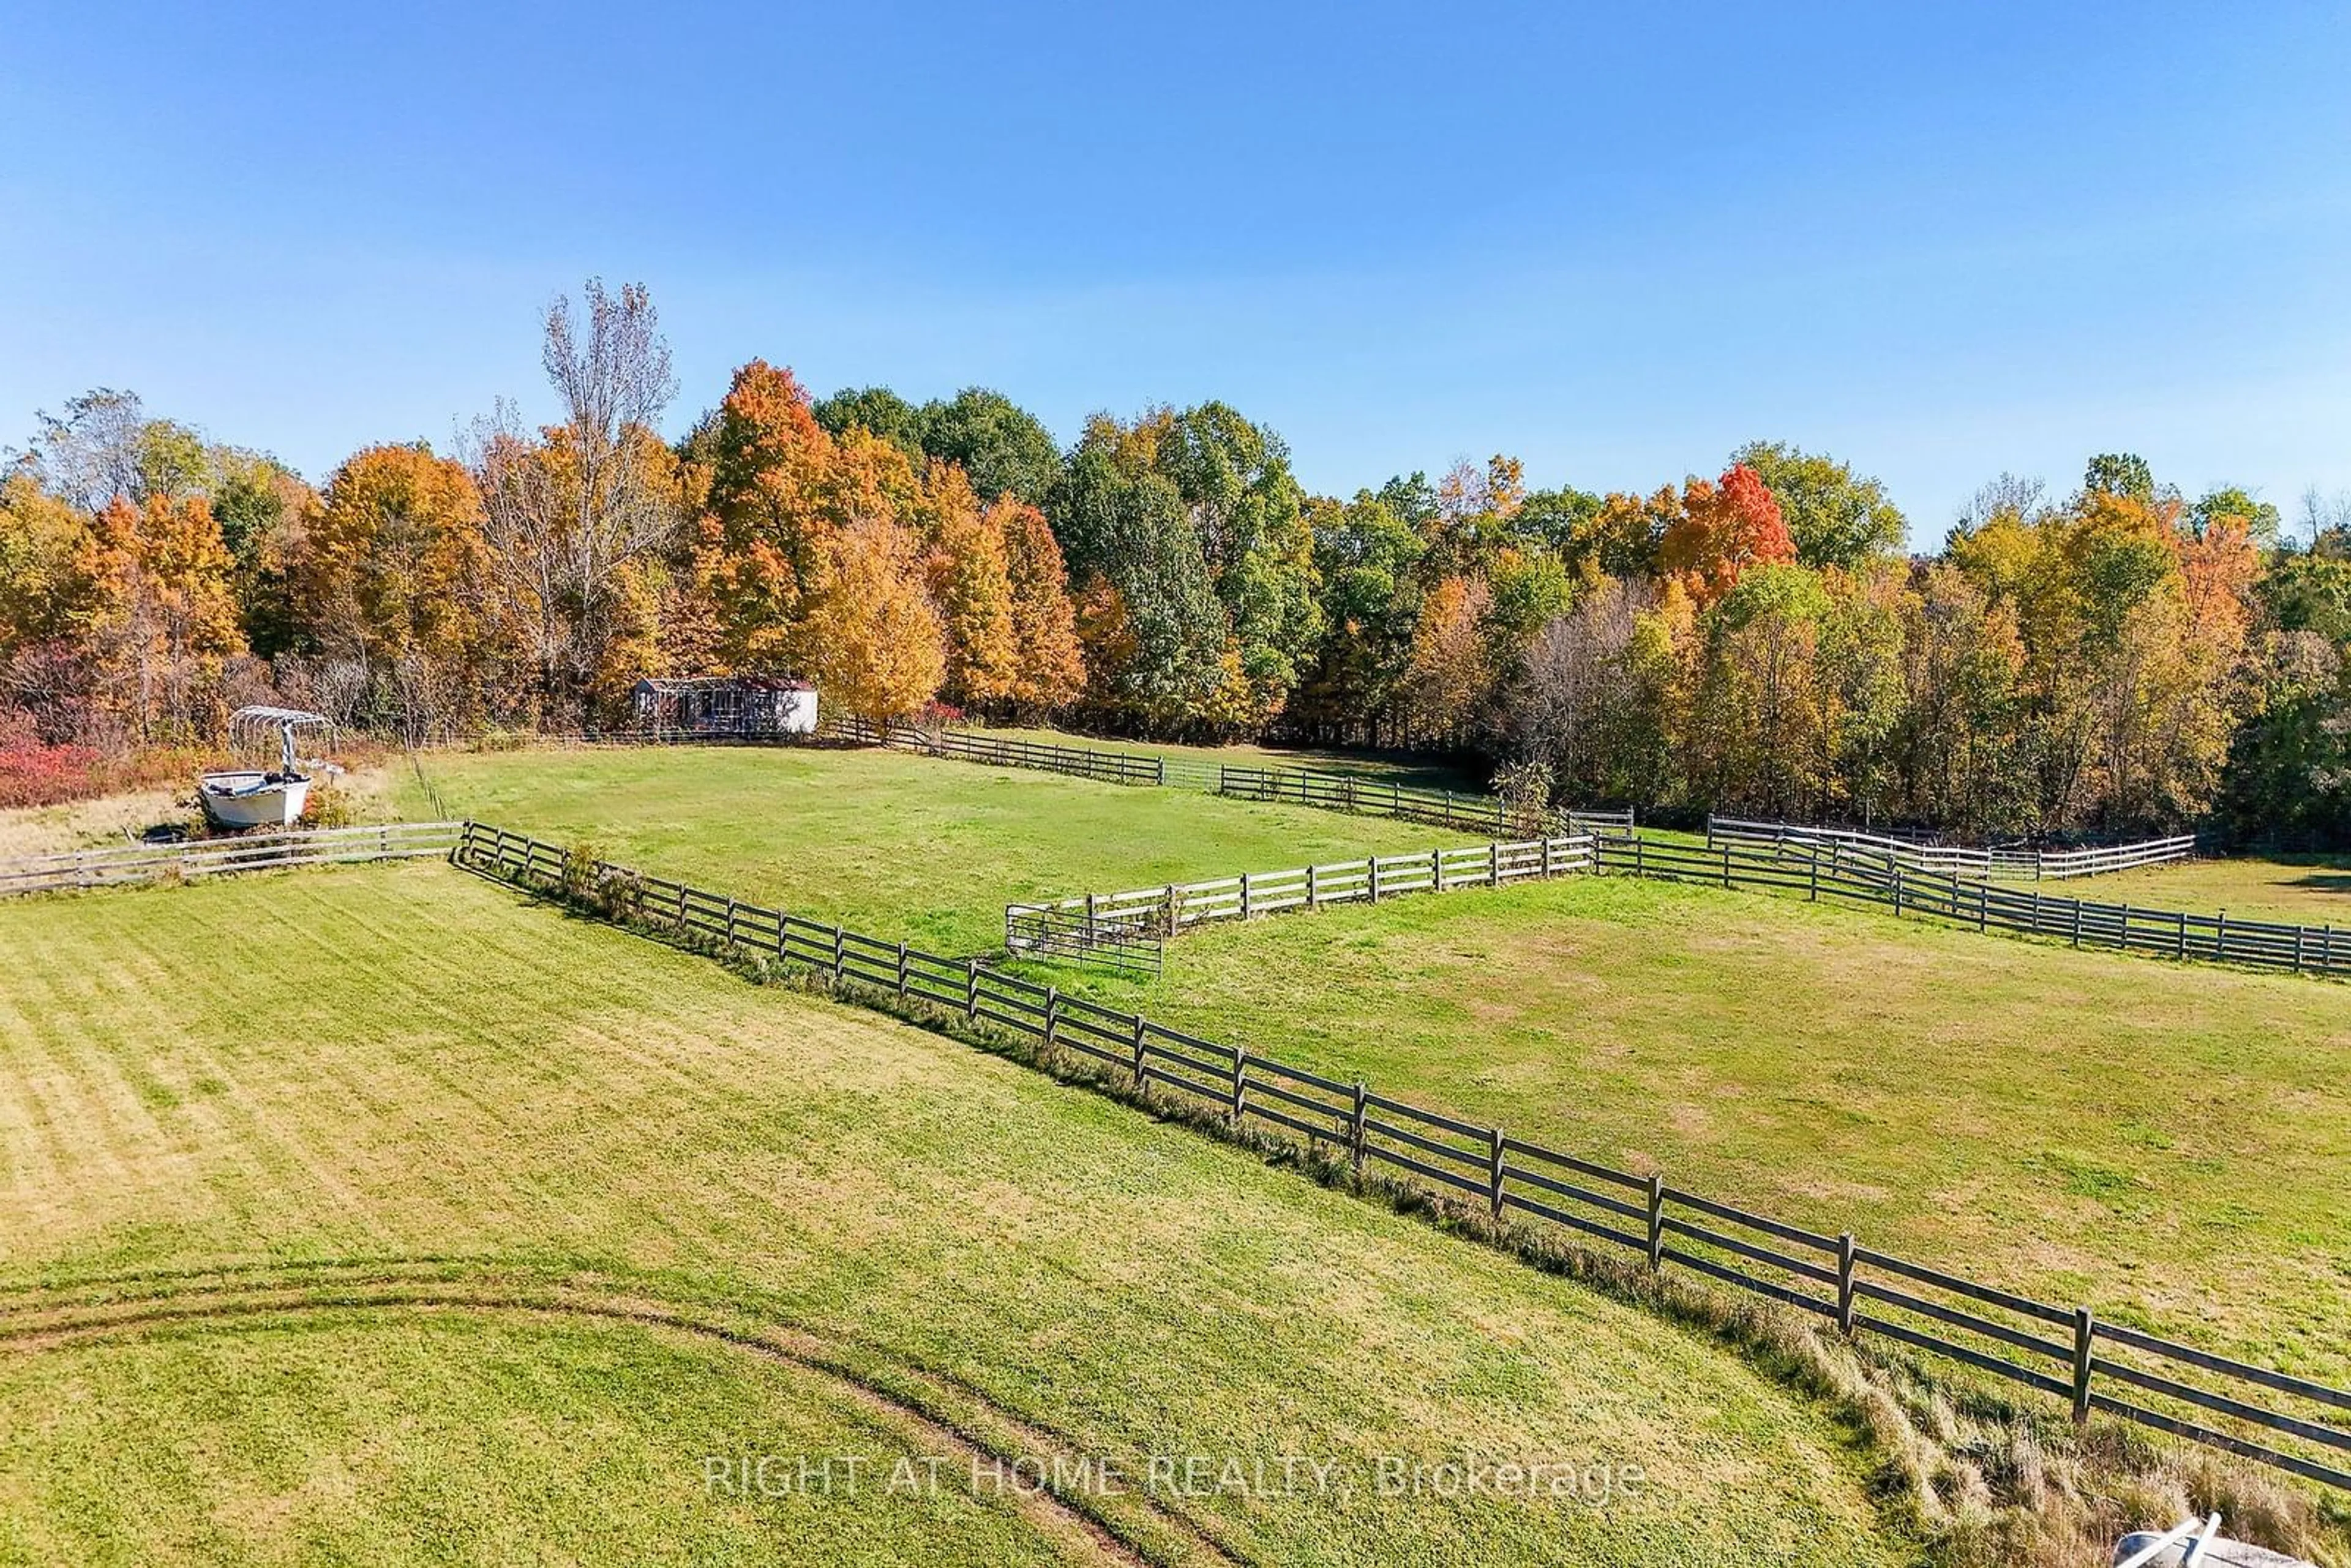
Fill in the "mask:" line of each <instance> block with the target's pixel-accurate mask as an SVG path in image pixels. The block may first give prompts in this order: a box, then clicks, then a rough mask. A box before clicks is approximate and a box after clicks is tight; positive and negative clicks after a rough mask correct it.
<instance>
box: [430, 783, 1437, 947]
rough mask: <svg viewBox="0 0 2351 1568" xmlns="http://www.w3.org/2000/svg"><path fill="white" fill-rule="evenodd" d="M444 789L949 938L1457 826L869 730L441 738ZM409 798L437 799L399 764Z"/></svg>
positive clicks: (524, 820) (860, 921) (879, 923)
mask: <svg viewBox="0 0 2351 1568" xmlns="http://www.w3.org/2000/svg"><path fill="white" fill-rule="evenodd" d="M427 774H428V777H430V778H431V779H432V780H433V784H434V789H436V790H437V791H438V792H439V795H440V799H441V800H442V802H443V809H445V810H448V811H450V812H454V813H455V814H458V815H463V816H471V817H475V818H477V819H479V820H481V821H486V822H494V823H496V824H497V825H498V826H500V827H505V828H513V829H517V830H520V831H526V832H530V833H535V834H537V835H538V836H539V837H541V838H547V839H551V840H554V841H558V842H561V843H576V842H580V841H594V842H596V843H597V844H599V845H600V846H601V848H602V851H603V852H604V853H605V854H606V855H607V856H608V857H609V858H611V859H613V860H618V861H622V862H628V863H631V864H633V865H636V866H638V867H640V868H642V869H643V870H645V871H650V872H655V873H660V874H662V875H664V876H678V877H684V878H686V879H688V880H691V881H693V882H695V883H698V884H699V885H701V886H704V887H707V888H710V889H712V890H714V891H716V892H721V893H726V894H734V895H737V896H738V897H743V898H750V899H758V900H761V901H768V902H779V903H780V904H782V905H783V907H785V908H786V909H789V910H790V911H791V912H792V913H793V914H795V915H807V916H809V917H810V918H814V919H822V920H828V921H843V922H846V923H848V924H850V925H855V926H857V927H858V928H860V929H862V930H865V931H869V932H871V933H872V934H874V935H876V936H902V937H904V938H905V939H906V940H908V941H911V942H914V943H916V944H917V945H921V946H930V947H931V948H933V949H934V950H935V951H939V952H944V953H947V954H950V955H954V954H961V953H967V952H973V951H980V950H985V949H989V948H993V947H996V946H1000V945H1001V944H1002V942H1003V940H1004V905H1005V904H1008V903H1011V902H1014V901H1016V900H1021V899H1034V898H1043V897H1055V898H1058V897H1060V896H1061V895H1062V894H1067V893H1070V892H1072V891H1081V890H1083V889H1086V888H1090V887H1092V888H1102V889H1109V888H1134V887H1149V886H1151V885H1153V884H1155V883H1166V882H1170V881H1175V882H1184V881H1189V880H1191V879H1194V878H1196V877H1206V876H1220V875H1226V874H1229V873H1238V872H1242V871H1248V870H1253V869H1256V870H1261V869H1264V868H1266V867H1270V866H1279V865H1300V864H1303V863H1304V862H1305V861H1306V860H1307V859H1310V858H1311V859H1322V860H1343V859H1347V858H1350V857H1352V856H1355V855H1362V854H1365V853H1369V852H1373V851H1374V850H1376V851H1379V852H1383V853H1385V852H1395V851H1401V850H1406V849H1426V848H1428V847H1429V846H1431V845H1432V844H1437V843H1442V842H1458V841H1462V840H1461V837H1460V835H1458V834H1448V833H1447V831H1445V830H1443V829H1441V828H1431V827H1426V826H1422V825H1420V824H1417V823H1413V822H1394V821H1383V820H1380V819H1375V818H1367V817H1347V816H1341V815H1338V814H1336V813H1333V812H1330V811H1318V810H1311V809H1308V808H1305V807H1299V806H1280V805H1262V804H1255V803H1250V802H1245V801H1239V800H1219V799H1217V798H1215V797H1212V796H1205V795H1201V794H1199V793H1196V792H1195V791H1192V790H1185V789H1152V788H1149V787H1144V786H1127V785H1117V784H1097V783H1092V782H1090V781H1088V780H1085V779H1067V778H1062V777H1061V776H1059V775H1055V774H1050V773H1037V772H1031V771H1029V770H1026V769H1021V768H990V767H985V766H982V765H980V764H977V763H965V762H945V761H940V760H938V759H936V758H925V757H915V756H909V755H906V754H904V753H900V752H887V751H878V750H856V751H849V750H815V749H799V748H770V747H699V748H679V747H667V748H664V749H660V750H629V751H620V750H616V751H573V752H553V753H550V752H517V753H507V754H497V755H462V754H459V755H448V756H441V757H435V758H431V759H430V760H429V762H428V764H427ZM401 799H402V804H403V806H404V807H405V808H406V810H407V814H408V815H409V816H411V817H426V816H431V815H434V814H436V809H435V807H434V803H433V801H432V800H430V799H428V798H426V796H425V793H424V791H423V789H421V788H419V787H418V786H416V785H415V784H414V783H413V780H412V781H411V782H410V783H409V784H407V785H406V786H405V787H404V793H403V794H402V797H401Z"/></svg>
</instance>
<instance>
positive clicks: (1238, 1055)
mask: <svg viewBox="0 0 2351 1568" xmlns="http://www.w3.org/2000/svg"><path fill="white" fill-rule="evenodd" d="M1248 1067H1249V1052H1248V1051H1243V1050H1241V1049H1240V1048H1239V1047H1238V1046H1236V1047H1234V1048H1233V1098H1232V1105H1231V1108H1230V1110H1229V1111H1228V1114H1229V1115H1230V1116H1231V1118H1232V1124H1233V1125H1234V1126H1236V1127H1238V1126H1239V1125H1240V1124H1241V1092H1242V1091H1241V1074H1242V1072H1244V1071H1247V1069H1248Z"/></svg>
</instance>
